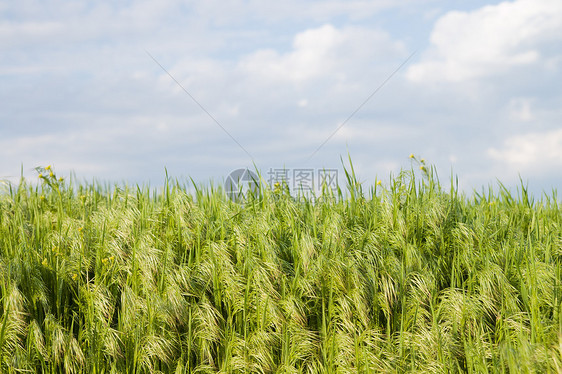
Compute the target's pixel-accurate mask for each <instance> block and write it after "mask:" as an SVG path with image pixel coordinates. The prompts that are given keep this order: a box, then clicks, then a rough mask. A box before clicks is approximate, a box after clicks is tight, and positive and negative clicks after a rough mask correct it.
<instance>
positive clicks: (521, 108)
mask: <svg viewBox="0 0 562 374" xmlns="http://www.w3.org/2000/svg"><path fill="white" fill-rule="evenodd" d="M533 101H534V100H533V99H531V98H525V97H518V98H513V99H511V100H510V101H509V104H508V116H509V118H510V119H511V120H514V121H519V122H529V121H532V120H533V119H535V115H534V113H533V109H532V105H533Z"/></svg>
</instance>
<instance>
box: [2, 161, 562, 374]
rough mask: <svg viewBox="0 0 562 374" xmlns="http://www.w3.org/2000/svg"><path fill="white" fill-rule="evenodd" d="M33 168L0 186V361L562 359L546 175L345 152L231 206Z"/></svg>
mask: <svg viewBox="0 0 562 374" xmlns="http://www.w3.org/2000/svg"><path fill="white" fill-rule="evenodd" d="M422 166H423V165H422ZM41 171H42V174H41V176H40V182H39V183H38V184H30V183H26V182H25V181H24V182H22V183H20V184H19V185H18V186H11V187H7V188H6V192H5V193H4V194H2V195H0V372H2V373H19V372H38V373H73V372H74V373H79V372H85V373H150V372H156V373H158V372H162V373H189V372H200V373H216V372H221V373H272V372H277V373H378V372H388V373H395V372H399V373H401V372H420V373H427V372H435V373H461V372H469V373H486V372H489V373H519V372H525V373H526V372H536V373H556V372H561V371H562V319H561V312H562V309H561V308H562V304H561V302H562V283H561V282H562V277H561V275H562V274H561V272H562V212H561V205H560V204H559V203H558V202H557V198H556V196H555V194H554V193H553V194H552V196H543V197H541V198H540V200H534V199H533V198H532V197H531V196H529V195H528V194H527V192H526V190H525V188H524V187H523V186H522V187H520V189H519V192H518V193H515V194H512V193H510V192H508V191H507V190H506V189H505V188H501V186H500V188H499V189H497V190H498V191H499V192H493V190H492V189H490V190H489V191H487V192H486V193H480V194H477V193H474V194H471V195H469V196H467V195H465V194H461V193H460V192H458V190H457V188H456V187H455V183H454V178H453V180H452V182H453V183H451V184H452V186H453V187H451V188H447V189H445V190H444V189H443V188H442V187H441V184H440V183H439V182H438V180H437V178H436V176H435V173H434V170H433V168H431V167H424V168H423V170H421V171H420V170H417V168H416V170H414V169H412V170H406V171H403V172H402V173H401V174H400V175H397V176H395V177H392V178H391V179H390V180H389V181H386V182H384V183H383V184H382V185H377V184H374V187H372V188H371V189H369V191H363V190H362V187H361V184H359V183H358V181H357V179H356V178H355V175H354V173H353V171H352V168H349V169H348V170H347V172H346V174H347V184H348V188H347V191H346V192H345V193H344V192H342V191H340V192H339V193H338V192H336V194H335V195H334V196H331V197H329V196H328V195H324V196H323V198H322V199H317V200H316V201H312V200H310V199H297V198H295V197H294V196H291V195H290V194H289V193H288V191H287V189H286V188H283V187H286V186H282V188H277V189H274V190H271V189H266V188H263V189H262V190H261V191H260V192H259V194H258V195H257V196H254V197H253V198H250V199H249V200H248V201H247V202H246V203H244V204H238V203H234V202H232V201H230V200H229V199H228V198H227V197H226V195H225V194H224V192H223V191H221V189H220V188H214V187H212V186H208V187H200V188H198V189H197V191H196V192H195V193H189V192H187V191H188V189H187V188H186V187H185V186H182V185H181V184H179V183H177V182H173V181H170V182H169V183H168V184H167V185H166V187H165V188H164V189H163V190H162V191H161V192H155V191H154V190H151V189H149V188H147V187H141V186H134V187H125V186H121V187H120V186H111V187H107V186H106V187H104V186H102V185H99V184H96V183H91V184H88V183H82V184H77V183H73V182H71V181H65V180H61V179H59V178H57V176H56V175H55V174H54V173H53V171H52V169H51V168H47V169H44V170H41ZM416 175H417V177H416Z"/></svg>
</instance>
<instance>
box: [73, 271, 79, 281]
mask: <svg viewBox="0 0 562 374" xmlns="http://www.w3.org/2000/svg"><path fill="white" fill-rule="evenodd" d="M76 278H78V274H76V273H74V274H72V280H74V281H75V280H76Z"/></svg>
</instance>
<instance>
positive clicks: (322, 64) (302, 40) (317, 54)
mask: <svg viewBox="0 0 562 374" xmlns="http://www.w3.org/2000/svg"><path fill="white" fill-rule="evenodd" d="M403 53H404V46H403V45H402V44H401V43H399V42H395V41H392V39H391V38H390V37H389V35H387V34H386V33H384V32H381V31H378V30H373V29H367V28H359V27H347V28H343V29H338V28H336V27H334V26H333V25H331V24H326V25H323V26H321V27H318V28H314V29H308V30H305V31H303V32H300V33H298V34H297V35H296V36H295V37H294V40H293V49H292V50H291V51H290V52H288V53H284V54H280V53H279V52H277V51H276V50H273V49H263V50H259V51H257V52H255V53H252V54H251V55H249V56H247V57H245V58H244V59H242V61H241V62H240V64H239V68H240V69H241V70H242V71H245V72H246V73H248V74H250V75H255V76H257V77H259V79H260V80H262V79H263V78H266V79H267V80H270V81H274V82H287V81H288V82H293V83H296V84H300V83H305V82H307V81H310V80H313V79H315V78H322V79H325V78H327V77H329V78H331V79H333V78H334V77H335V78H336V80H339V81H344V80H346V78H347V76H348V75H349V74H353V73H354V72H355V73H357V70H358V67H362V65H364V64H369V63H370V62H375V59H376V58H378V59H379V61H386V60H387V59H388V58H389V57H391V58H392V57H394V56H396V55H397V54H400V55H401V54H403ZM369 60H371V61H369Z"/></svg>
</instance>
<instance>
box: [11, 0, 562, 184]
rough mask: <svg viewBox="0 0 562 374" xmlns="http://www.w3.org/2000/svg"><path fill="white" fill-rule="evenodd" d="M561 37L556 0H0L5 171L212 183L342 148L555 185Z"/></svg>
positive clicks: (360, 156) (561, 10)
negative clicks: (49, 168)
mask: <svg viewBox="0 0 562 374" xmlns="http://www.w3.org/2000/svg"><path fill="white" fill-rule="evenodd" d="M561 46H562V2H560V1H559V0H514V1H504V2H499V1H471V2H464V1H463V2H461V1H444V0H441V1H440V0H423V1H420V0H416V1H413V0H412V1H409V0H401V1H386V0H372V1H364V0H357V1H344V0H342V1H338V0H330V1H296V0H295V1H292V0H289V1H284V2H279V1H242V0H221V1H219V0H216V1H215V0H207V1H199V2H195V1H180V0H161V1H136V2H135V1H115V2H105V1H101V2H100V1H96V2H93V1H91V2H89V1H85V2H70V1H57V0H49V1H43V0H41V1H39V0H23V1H17V2H14V1H11V2H8V1H3V2H0V50H1V51H2V53H1V54H0V179H2V178H16V179H17V176H19V175H20V167H21V165H22V164H23V167H24V172H25V174H26V175H27V176H29V177H30V178H33V177H34V173H33V168H34V167H36V166H39V165H43V166H45V165H48V164H52V165H53V166H54V167H55V168H56V170H57V172H58V173H60V174H64V175H67V174H68V173H70V171H74V172H75V173H76V175H77V176H78V178H79V179H86V180H91V179H92V178H96V179H100V180H108V181H128V182H132V183H139V182H140V183H144V182H149V181H150V182H151V184H152V185H158V184H161V183H162V181H163V179H164V168H167V169H168V173H169V174H170V175H172V176H174V177H177V178H179V179H182V178H187V177H193V178H194V179H195V180H197V181H199V182H205V181H208V180H211V179H212V180H214V181H216V182H220V181H222V180H223V179H224V178H225V177H226V176H227V175H228V173H229V172H230V171H232V170H234V169H237V168H240V167H247V166H249V167H253V164H255V165H256V166H257V167H258V168H259V169H260V170H261V171H262V173H264V174H267V171H268V170H269V169H270V168H282V167H284V166H285V167H287V168H313V169H319V168H323V167H326V168H339V169H340V170H341V161H340V156H343V157H344V158H347V153H348V152H349V154H350V155H351V157H352V160H353V162H354V167H355V169H356V172H357V173H358V174H359V178H360V179H361V180H363V181H365V183H367V184H370V183H372V182H373V181H374V180H375V178H376V177H378V178H382V179H383V180H387V179H388V175H389V173H391V172H393V173H397V172H398V171H399V170H400V168H409V167H410V160H409V158H408V156H409V155H410V154H411V153H414V154H416V155H419V156H421V157H424V158H425V159H426V160H427V161H428V162H429V163H433V164H435V165H436V166H437V168H438V171H439V173H440V176H441V179H443V180H447V179H448V178H449V175H450V171H451V168H452V170H453V171H454V173H455V174H457V175H458V177H459V181H460V183H461V185H462V186H463V188H464V189H465V190H468V191H470V190H471V189H474V188H475V189H480V188H481V187H482V186H487V185H488V184H490V183H491V184H495V183H496V179H499V180H501V181H502V182H504V183H505V184H507V185H508V186H513V187H515V186H517V184H518V181H519V175H521V177H522V178H523V180H525V181H528V182H529V186H530V187H531V190H532V191H534V192H535V193H540V191H541V190H546V191H550V190H551V189H552V188H556V187H557V186H560V185H561V183H562V173H561V172H560V171H561V170H562V126H561V119H562V92H561V90H560V86H561V85H560V82H562V72H561V67H562V48H561ZM146 52H149V53H150V54H151V55H152V56H154V58H155V59H156V60H157V61H158V62H159V63H160V64H162V66H163V67H164V68H165V69H167V70H168V71H169V73H170V74H171V75H172V76H173V77H174V78H175V79H177V81H178V82H180V83H181V85H182V86H183V87H184V88H185V89H186V90H187V91H188V92H189V93H190V94H191V95H192V96H193V97H194V98H195V99H196V100H197V102H198V103H199V104H201V106H203V107H204V108H205V109H206V110H207V111H208V112H209V113H210V114H211V115H212V116H213V117H214V118H215V119H216V120H217V121H218V122H219V123H220V124H221V125H222V126H223V127H224V129H226V131H228V133H230V134H231V135H232V136H233V137H234V138H235V139H236V140H237V141H238V142H239V143H240V145H241V146H242V147H243V149H242V148H241V147H239V146H238V145H237V144H236V143H235V142H234V141H233V140H232V139H231V138H230V137H229V136H228V135H227V134H226V133H225V132H224V131H223V130H222V129H221V128H220V127H219V126H218V125H217V124H216V123H215V122H214V121H213V119H211V118H210V117H209V116H208V115H207V114H206V113H205V112H204V111H203V110H202V109H201V108H200V107H199V106H198V105H197V104H196V103H195V102H194V101H193V100H192V99H191V98H190V97H189V96H188V95H187V94H186V93H185V92H184V91H183V90H182V89H181V88H180V87H179V86H178V85H177V84H176V83H175V82H174V81H173V80H172V79H171V78H170V76H168V75H167V74H166V73H165V72H164V71H163V70H162V69H161V68H160V67H159V66H158V65H157V64H156V63H155V62H154V61H153V60H152V59H151V57H150V56H149V55H148V54H147V53H146ZM413 52H416V54H415V55H414V57H413V58H412V59H411V60H410V61H409V62H408V64H407V65H405V66H404V67H403V68H402V69H401V70H400V71H398V72H397V73H396V74H395V75H394V76H393V77H392V78H391V79H390V80H389V81H388V82H387V83H386V85H385V86H384V87H382V89H381V90H380V91H378V92H377V93H376V95H375V96H373V98H372V99H371V100H370V101H368V102H367V103H366V104H365V105H364V106H363V107H362V108H361V109H360V110H359V111H358V112H357V113H356V114H355V115H354V116H353V117H352V118H351V119H350V120H349V121H348V122H347V123H346V124H345V126H343V127H342V128H341V130H340V131H338V132H337V133H336V134H335V135H334V136H333V137H332V138H331V139H330V140H329V141H328V142H327V143H326V144H325V145H324V146H323V147H322V148H320V150H319V151H318V152H317V153H315V154H314V156H313V157H312V158H310V156H311V154H312V153H313V152H314V151H315V150H316V149H317V148H318V147H319V146H320V145H321V144H322V143H323V142H324V141H325V140H326V139H327V138H328V137H329V136H330V135H331V134H332V133H333V132H334V131H335V130H336V129H337V128H338V126H340V125H341V124H342V123H343V122H344V121H345V120H346V119H347V118H348V117H349V116H350V115H351V114H352V113H353V112H354V110H356V109H357V108H358V107H359V106H360V105H361V103H363V102H364V101H365V99H366V98H367V97H369V95H371V94H372V93H373V92H374V90H375V89H376V88H377V87H378V86H379V85H380V84H381V83H382V82H384V81H385V79H387V78H388V77H389V76H390V75H391V73H392V72H393V71H395V69H396V68H397V67H398V66H399V65H400V64H402V63H403V62H404V61H405V60H406V59H407V58H408V56H410V55H411V54H412V53H413ZM248 153H249V154H250V155H251V157H250V156H248ZM340 181H343V179H342V178H341V175H340Z"/></svg>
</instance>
